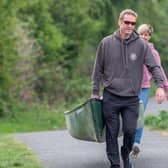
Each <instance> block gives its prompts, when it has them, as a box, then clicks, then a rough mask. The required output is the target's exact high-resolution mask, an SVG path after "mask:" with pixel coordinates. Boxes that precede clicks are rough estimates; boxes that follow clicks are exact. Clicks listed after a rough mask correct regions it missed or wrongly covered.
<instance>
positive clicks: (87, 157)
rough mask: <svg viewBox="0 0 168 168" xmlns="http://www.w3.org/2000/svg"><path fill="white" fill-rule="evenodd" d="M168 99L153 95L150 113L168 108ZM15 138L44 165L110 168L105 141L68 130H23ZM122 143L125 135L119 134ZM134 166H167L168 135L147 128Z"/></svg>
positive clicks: (138, 167) (148, 112)
mask: <svg viewBox="0 0 168 168" xmlns="http://www.w3.org/2000/svg"><path fill="white" fill-rule="evenodd" d="M167 109H168V102H167V101H165V102H164V103H163V104H162V105H157V104H156V102H155V100H154V99H151V100H150V102H149V106H148V108H147V112H146V115H147V114H155V115H157V114H158V110H167ZM15 136H16V138H17V139H18V140H19V141H21V142H23V143H25V144H27V145H28V146H29V147H30V148H32V150H33V151H34V152H35V153H36V154H37V157H38V158H39V159H40V160H41V161H42V163H43V164H44V168H109V162H108V160H107V157H106V153H105V143H95V142H87V141H81V140H77V139H74V138H72V137H71V136H70V135H69V133H68V132H67V130H60V131H50V132H36V133H22V134H16V135H15ZM119 142H120V144H121V142H122V137H121V138H119ZM133 163H134V167H135V168H168V135H166V134H163V133H160V132H156V131H150V130H147V129H145V131H144V135H143V143H142V146H141V152H140V155H139V157H138V158H137V159H136V160H134V161H133Z"/></svg>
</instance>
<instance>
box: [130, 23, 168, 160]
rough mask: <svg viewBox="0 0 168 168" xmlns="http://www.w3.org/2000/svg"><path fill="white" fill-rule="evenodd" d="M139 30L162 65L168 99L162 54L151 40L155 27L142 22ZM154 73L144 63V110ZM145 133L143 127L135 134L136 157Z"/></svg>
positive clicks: (142, 92) (134, 153)
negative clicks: (161, 59)
mask: <svg viewBox="0 0 168 168" xmlns="http://www.w3.org/2000/svg"><path fill="white" fill-rule="evenodd" d="M137 32H138V33H139V35H140V37H141V38H142V39H144V40H145V41H147V42H148V44H149V46H150V48H151V51H152V54H153V56H154V58H155V61H156V63H157V64H158V65H159V66H160V70H161V74H162V78H163V87H164V90H165V94H166V97H167V99H168V80H167V77H166V75H165V72H164V70H163V68H162V66H161V61H160V56H159V53H158V51H157V50H156V49H155V48H154V45H153V43H151V42H149V41H150V39H151V35H152V33H153V27H152V26H151V25H149V24H142V25H140V26H139V27H138V29H137ZM151 78H152V75H151V74H150V72H149V71H148V70H147V67H146V66H145V65H144V75H143V81H142V85H141V93H140V99H141V100H142V101H143V105H144V111H145V110H146V107H147V104H148V99H149V92H150V82H151ZM142 134H143V127H142V128H139V129H137V132H136V135H135V142H134V145H133V149H132V155H133V156H134V157H137V156H138V153H139V152H140V143H141V138H142Z"/></svg>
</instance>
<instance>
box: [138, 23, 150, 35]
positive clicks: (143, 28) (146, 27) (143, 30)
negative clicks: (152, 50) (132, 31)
mask: <svg viewBox="0 0 168 168" xmlns="http://www.w3.org/2000/svg"><path fill="white" fill-rule="evenodd" d="M137 32H138V33H139V34H141V33H149V35H152V33H153V27H152V26H151V25H150V24H142V25H140V26H139V27H138V29H137Z"/></svg>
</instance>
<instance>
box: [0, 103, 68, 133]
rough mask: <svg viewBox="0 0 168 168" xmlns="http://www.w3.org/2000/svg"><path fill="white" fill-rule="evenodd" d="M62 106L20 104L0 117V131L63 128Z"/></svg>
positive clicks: (12, 131)
mask: <svg viewBox="0 0 168 168" xmlns="http://www.w3.org/2000/svg"><path fill="white" fill-rule="evenodd" d="M64 111H65V108H64V107H61V108H60V107H58V108H57V107H52V108H51V107H48V106H47V105H39V104H38V105H37V104H33V105H26V104H20V105H19V108H18V107H17V109H15V110H14V111H13V112H12V113H11V115H12V116H11V115H8V116H7V117H3V118H0V133H16V132H34V131H45V130H56V129H62V128H65V117H64Z"/></svg>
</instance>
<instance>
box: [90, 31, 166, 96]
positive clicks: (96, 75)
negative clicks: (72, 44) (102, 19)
mask: <svg viewBox="0 0 168 168" xmlns="http://www.w3.org/2000/svg"><path fill="white" fill-rule="evenodd" d="M144 64H145V65H146V66H147V67H148V70H149V71H150V72H151V73H152V75H153V78H154V81H155V83H156V85H157V87H163V85H162V83H163V80H162V77H161V74H160V67H159V66H158V65H157V64H156V62H155V60H154V57H153V55H152V53H151V50H150V48H149V46H148V44H147V43H146V42H145V41H144V40H142V39H140V37H139V35H138V34H137V33H136V32H133V34H132V35H131V37H130V38H129V39H127V40H123V39H121V38H120V36H119V31H117V32H115V33H114V34H113V35H110V36H107V37H105V38H104V39H103V40H102V41H101V42H100V44H99V47H98V49H97V54H96V61H95V65H94V69H93V74H92V80H93V88H92V94H94V95H99V86H100V83H101V81H103V86H104V88H106V89H107V90H108V91H110V92H111V93H113V94H115V95H119V96H137V95H139V92H140V89H141V82H142V78H143V65H144Z"/></svg>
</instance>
